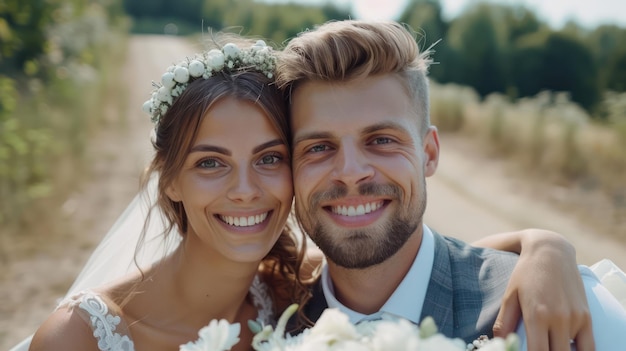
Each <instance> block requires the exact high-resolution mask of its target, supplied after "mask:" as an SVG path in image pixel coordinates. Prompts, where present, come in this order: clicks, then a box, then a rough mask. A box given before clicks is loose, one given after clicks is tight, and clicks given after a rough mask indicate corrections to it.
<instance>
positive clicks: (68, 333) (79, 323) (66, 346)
mask: <svg viewBox="0 0 626 351" xmlns="http://www.w3.org/2000/svg"><path fill="white" fill-rule="evenodd" d="M81 299H82V298H81V297H78V296H76V298H75V299H74V300H71V299H66V300H64V302H65V303H62V304H61V305H60V306H59V307H58V308H57V309H56V310H55V311H54V312H53V313H52V314H51V315H50V316H49V317H48V319H46V321H45V322H44V323H43V324H42V325H41V327H39V329H38V330H37V332H36V333H35V335H34V336H33V339H32V342H31V344H30V349H29V350H31V351H37V350H88V351H89V350H93V351H98V350H100V348H99V347H98V340H96V339H95V338H94V337H93V331H92V329H91V327H90V325H89V322H88V321H86V320H85V318H84V316H83V314H82V313H79V312H78V310H77V309H76V308H74V306H75V304H80V303H81V302H80V301H81Z"/></svg>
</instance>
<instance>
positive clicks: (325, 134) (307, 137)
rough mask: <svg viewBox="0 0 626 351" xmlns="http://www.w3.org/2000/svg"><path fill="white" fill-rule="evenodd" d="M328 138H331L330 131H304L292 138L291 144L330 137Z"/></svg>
mask: <svg viewBox="0 0 626 351" xmlns="http://www.w3.org/2000/svg"><path fill="white" fill-rule="evenodd" d="M330 138H332V134H331V133H330V132H310V133H304V134H302V135H299V136H298V137H296V138H294V140H293V144H294V145H296V144H298V143H300V142H303V141H305V140H315V139H330Z"/></svg>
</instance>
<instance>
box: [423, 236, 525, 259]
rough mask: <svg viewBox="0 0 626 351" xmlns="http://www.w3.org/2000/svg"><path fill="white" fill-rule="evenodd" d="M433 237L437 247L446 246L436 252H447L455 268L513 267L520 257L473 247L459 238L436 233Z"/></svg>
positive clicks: (509, 253)
mask: <svg viewBox="0 0 626 351" xmlns="http://www.w3.org/2000/svg"><path fill="white" fill-rule="evenodd" d="M433 235H434V236H435V242H436V244H435V245H444V246H445V250H436V251H435V252H436V253H439V254H440V253H441V252H442V251H443V252H445V251H447V253H448V256H449V257H450V262H451V264H452V265H453V266H454V265H458V266H460V267H464V268H471V267H474V268H478V267H483V268H485V267H490V266H500V265H504V267H513V266H514V265H515V263H516V262H517V259H518V257H519V256H518V255H517V254H514V253H511V252H506V251H500V250H494V249H490V248H483V247H476V246H472V245H471V244H469V243H467V242H465V241H463V240H460V239H458V238H455V237H451V236H444V235H441V234H438V233H436V232H433ZM504 267H503V268H504Z"/></svg>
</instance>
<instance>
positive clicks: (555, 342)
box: [529, 325, 572, 351]
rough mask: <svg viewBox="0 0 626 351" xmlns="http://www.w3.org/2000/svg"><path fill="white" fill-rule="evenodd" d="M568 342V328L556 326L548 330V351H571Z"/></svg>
mask: <svg viewBox="0 0 626 351" xmlns="http://www.w3.org/2000/svg"><path fill="white" fill-rule="evenodd" d="M570 340H571V339H570V337H569V328H566V327H565V326H562V325H561V326H556V327H555V328H554V329H552V330H550V351H571V349H572V348H571V343H570ZM529 350H532V349H529Z"/></svg>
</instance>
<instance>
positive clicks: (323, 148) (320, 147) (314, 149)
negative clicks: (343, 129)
mask: <svg viewBox="0 0 626 351" xmlns="http://www.w3.org/2000/svg"><path fill="white" fill-rule="evenodd" d="M326 150H328V146H326V145H324V144H319V145H314V146H312V147H311V148H310V149H309V152H322V151H326Z"/></svg>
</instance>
